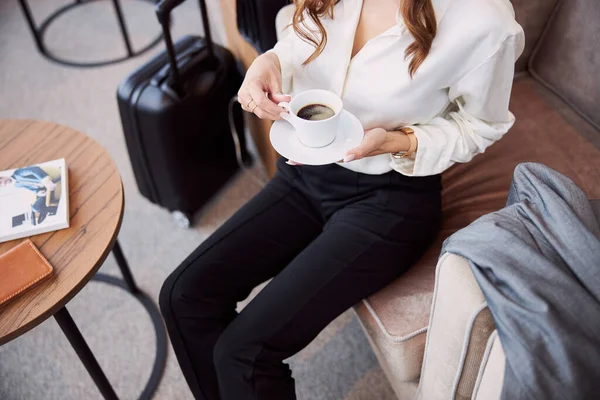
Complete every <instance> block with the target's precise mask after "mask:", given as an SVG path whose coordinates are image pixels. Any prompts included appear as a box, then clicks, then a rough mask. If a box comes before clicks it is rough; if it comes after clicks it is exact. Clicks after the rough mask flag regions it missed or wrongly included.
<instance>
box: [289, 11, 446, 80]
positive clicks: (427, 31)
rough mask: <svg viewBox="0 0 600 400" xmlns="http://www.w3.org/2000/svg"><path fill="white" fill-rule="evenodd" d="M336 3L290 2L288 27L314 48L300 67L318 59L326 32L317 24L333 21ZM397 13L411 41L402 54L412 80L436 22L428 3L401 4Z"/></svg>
mask: <svg viewBox="0 0 600 400" xmlns="http://www.w3.org/2000/svg"><path fill="white" fill-rule="evenodd" d="M338 1H340V0H294V4H295V6H296V11H295V12H294V17H293V18H292V26H293V28H294V31H295V32H296V34H297V35H298V36H299V37H300V38H301V39H303V40H304V41H306V42H307V43H309V44H311V45H313V46H314V47H315V51H314V52H313V53H312V54H311V55H310V57H308V58H307V59H306V60H305V61H304V63H303V64H302V65H306V64H308V63H309V62H311V61H312V60H314V59H315V58H317V57H318V56H319V54H321V53H322V52H323V49H325V45H326V44H327V32H325V28H324V27H323V24H322V23H321V18H324V17H328V18H333V7H334V6H335V4H336V3H337V2H338ZM401 2H402V5H401V7H400V10H401V12H402V18H404V24H405V25H406V28H407V29H408V31H409V32H410V33H411V35H412V36H413V38H414V42H413V43H411V44H410V45H409V46H408V47H407V49H406V52H405V57H406V58H409V57H411V56H412V59H411V60H410V64H409V66H408V72H409V74H410V76H411V77H412V76H413V75H414V74H415V72H417V69H418V68H419V66H420V65H421V64H422V63H423V61H425V58H426V57H427V55H428V54H429V50H430V49H431V43H433V39H434V38H435V35H436V33H437V22H436V19H435V12H434V10H433V5H432V4H431V0H401ZM307 16H308V18H310V20H311V21H312V22H314V24H315V25H316V26H317V29H318V31H317V32H315V31H313V30H310V29H309V28H308V27H307V26H306V24H305V21H304V19H305V18H306V17H307Z"/></svg>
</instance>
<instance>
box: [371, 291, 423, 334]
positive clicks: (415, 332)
mask: <svg viewBox="0 0 600 400" xmlns="http://www.w3.org/2000/svg"><path fill="white" fill-rule="evenodd" d="M363 303H364V304H365V307H367V310H369V312H370V313H371V316H372V317H373V319H374V320H375V322H376V323H377V326H378V327H379V329H381V331H382V332H383V334H384V335H385V337H386V338H388V339H389V340H391V341H392V342H394V343H401V342H404V341H406V340H409V339H412V338H414V337H415V336H418V335H420V334H422V333H425V332H427V326H425V327H423V328H421V329H418V330H416V331H414V332H412V333H409V334H408V335H406V336H396V335H393V334H391V333H390V332H389V331H388V330H387V328H386V327H385V325H384V324H383V321H381V319H380V318H379V315H377V313H376V312H375V310H374V309H373V307H372V306H371V304H370V303H369V300H367V299H363Z"/></svg>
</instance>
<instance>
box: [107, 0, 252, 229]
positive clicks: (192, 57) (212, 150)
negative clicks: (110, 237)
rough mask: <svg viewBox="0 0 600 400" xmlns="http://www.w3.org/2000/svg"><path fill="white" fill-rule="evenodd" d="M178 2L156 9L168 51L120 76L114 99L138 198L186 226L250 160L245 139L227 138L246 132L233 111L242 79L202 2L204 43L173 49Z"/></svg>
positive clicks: (184, 42)
mask: <svg viewBox="0 0 600 400" xmlns="http://www.w3.org/2000/svg"><path fill="white" fill-rule="evenodd" d="M184 1H185V0H162V1H159V2H158V3H157V4H156V13H157V16H158V19H159V22H160V23H161V25H162V28H163V34H164V37H165V42H166V47H167V50H166V51H165V52H163V53H161V54H159V55H157V56H156V57H154V58H153V59H151V60H150V61H149V62H147V63H146V64H145V65H143V66H142V67H140V68H139V69H138V70H136V71H135V72H133V73H132V74H131V75H130V76H128V77H127V78H125V79H124V80H123V81H122V82H121V84H120V85H119V88H118V90H117V98H118V103H119V112H120V114H121V122H122V124H123V132H124V134H125V141H126V143H127V148H128V151H129V157H130V159H131V165H132V167H133V172H134V174H135V178H136V181H137V184H138V188H139V190H140V192H141V193H142V195H143V196H145V197H146V198H148V199H149V200H150V201H152V202H153V203H156V204H158V205H160V206H162V207H165V208H167V209H168V210H169V211H171V212H172V213H173V216H174V218H175V220H176V222H178V224H179V225H181V226H189V225H190V222H191V218H192V216H193V214H194V213H195V212H196V211H198V210H199V209H200V208H201V207H202V205H204V204H205V203H206V202H207V201H208V200H209V199H210V198H211V196H212V195H213V194H214V193H215V192H217V191H218V190H219V189H220V188H221V187H222V186H223V185H224V183H225V182H226V181H227V180H228V179H229V178H230V177H231V176H232V175H233V174H234V173H235V172H236V171H237V169H238V167H239V165H240V164H241V163H240V161H242V160H243V162H244V164H246V165H248V164H250V156H249V155H248V153H247V152H246V146H245V139H244V135H243V134H240V136H239V137H237V138H236V136H235V132H233V131H236V132H240V133H243V132H244V129H243V118H242V110H241V108H240V107H235V109H233V107H234V104H236V102H235V97H234V96H235V95H236V93H237V91H238V89H239V87H240V85H241V82H242V76H241V74H240V73H239V71H238V69H237V67H236V62H235V59H234V57H233V55H232V54H231V53H230V52H229V50H227V49H225V48H223V47H221V46H218V45H215V44H213V42H212V39H211V35H210V27H209V25H208V17H207V12H206V4H205V3H204V0H200V8H201V14H202V20H203V23H204V30H205V32H206V33H205V35H206V38H200V37H194V36H185V37H183V38H181V39H180V40H178V41H177V43H175V44H174V45H173V42H172V39H171V35H170V31H169V20H170V13H171V11H172V10H173V8H175V7H177V6H178V5H179V4H181V3H183V2H184ZM231 119H233V121H231V122H232V125H235V129H230V128H232V127H230V120H231ZM236 142H237V143H236ZM236 146H237V148H236ZM236 150H237V155H236ZM242 165H243V164H242Z"/></svg>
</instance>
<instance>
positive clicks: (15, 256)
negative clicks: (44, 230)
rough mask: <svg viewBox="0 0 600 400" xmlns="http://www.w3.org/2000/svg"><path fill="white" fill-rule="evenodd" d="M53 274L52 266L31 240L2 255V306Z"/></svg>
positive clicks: (0, 263) (0, 287)
mask: <svg viewBox="0 0 600 400" xmlns="http://www.w3.org/2000/svg"><path fill="white" fill-rule="evenodd" d="M51 274H52V266H51V265H50V263H49V262H48V260H46V258H45V257H44V256H43V255H42V253H40V251H39V250H38V249H37V247H35V245H34V244H33V242H32V241H31V240H29V239H27V240H25V241H24V242H22V243H20V244H18V245H17V246H15V247H13V248H12V249H10V250H9V251H7V252H6V253H4V254H2V255H0V305H1V304H4V303H6V302H7V301H8V300H10V299H12V298H13V297H15V296H17V295H19V294H20V293H22V292H24V291H25V290H27V289H28V288H30V287H32V286H33V285H35V284H36V283H38V282H40V281H42V280H43V279H44V278H47V277H49V276H50V275H51Z"/></svg>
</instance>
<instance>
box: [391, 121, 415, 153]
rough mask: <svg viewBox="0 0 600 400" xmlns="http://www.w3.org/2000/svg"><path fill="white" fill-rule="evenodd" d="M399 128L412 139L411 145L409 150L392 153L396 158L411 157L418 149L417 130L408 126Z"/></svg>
mask: <svg viewBox="0 0 600 400" xmlns="http://www.w3.org/2000/svg"><path fill="white" fill-rule="evenodd" d="M399 130H400V132H402V133H404V134H405V135H406V136H408V140H410V147H409V148H408V150H407V151H399V152H397V153H392V157H394V158H396V159H398V158H407V157H410V156H412V155H413V153H414V152H415V151H416V150H417V137H416V136H415V130H414V129H413V128H410V127H408V126H405V127H403V128H400V129H399Z"/></svg>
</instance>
